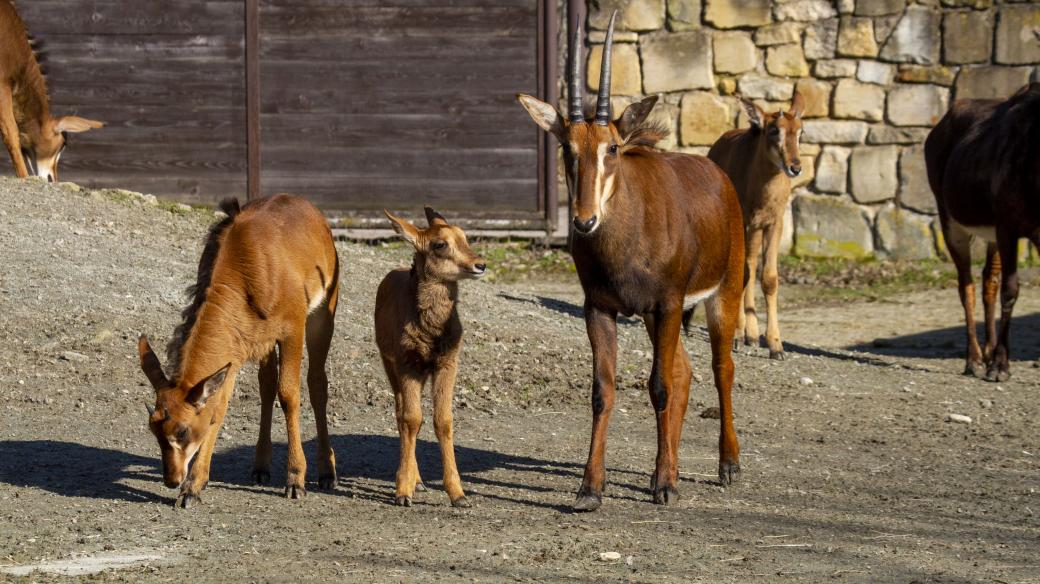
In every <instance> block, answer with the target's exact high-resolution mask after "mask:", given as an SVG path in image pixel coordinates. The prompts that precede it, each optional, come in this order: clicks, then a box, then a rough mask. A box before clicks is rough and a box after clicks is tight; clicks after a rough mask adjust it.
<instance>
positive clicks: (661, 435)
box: [518, 14, 744, 511]
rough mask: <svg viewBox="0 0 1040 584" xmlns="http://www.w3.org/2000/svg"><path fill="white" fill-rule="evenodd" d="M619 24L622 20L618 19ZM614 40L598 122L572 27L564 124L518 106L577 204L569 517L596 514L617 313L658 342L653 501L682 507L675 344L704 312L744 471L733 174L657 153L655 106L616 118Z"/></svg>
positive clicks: (725, 433) (722, 472) (732, 456)
mask: <svg viewBox="0 0 1040 584" xmlns="http://www.w3.org/2000/svg"><path fill="white" fill-rule="evenodd" d="M615 16H616V14H615ZM613 23H614V18H613V17H612V18H611V20H610V26H609V28H608V30H607V36H606V44H605V47H604V50H603V61H602V63H601V71H602V73H601V75H600V88H599V97H598V100H597V105H596V113H595V116H594V117H593V118H591V119H586V117H585V115H584V113H583V111H582V97H581V85H582V83H583V79H582V75H581V55H580V53H581V30H580V29H581V26H580V21H579V23H578V24H577V25H576V26H575V33H574V38H573V40H572V41H571V55H570V61H569V65H568V69H569V80H568V84H569V88H570V105H569V108H568V109H569V112H568V115H567V117H566V118H565V117H564V116H563V115H562V114H561V113H560V112H558V111H557V110H556V108H554V107H553V106H552V105H550V104H547V103H545V102H542V101H540V100H538V99H535V98H534V97H531V96H529V95H519V96H518V99H519V100H520V103H521V104H522V105H523V106H524V107H525V108H526V109H527V111H528V113H529V114H530V115H531V118H532V119H533V120H534V122H535V123H536V124H537V125H538V126H540V127H541V128H542V129H544V130H545V131H547V132H551V133H552V134H553V135H555V136H556V138H557V139H558V140H559V141H560V144H562V146H563V160H564V164H565V169H566V175H567V184H568V188H569V190H570V195H571V199H572V201H573V206H572V211H573V213H574V229H575V236H574V238H573V240H572V242H571V254H572V255H573V257H574V263H575V265H576V267H577V271H578V277H579V279H580V280H581V286H582V289H583V290H584V292H585V325H586V328H587V330H588V335H589V341H590V343H591V345H592V365H593V378H592V444H591V447H590V449H589V458H588V463H587V464H586V466H585V476H584V478H583V479H582V483H581V488H580V489H579V490H578V496H577V500H576V502H575V503H574V509H576V510H581V511H587V510H593V509H596V508H597V507H599V506H600V504H601V503H602V498H603V489H604V485H605V482H606V480H605V471H604V451H605V448H606V435H607V423H608V421H609V419H610V413H611V410H612V409H613V407H614V393H615V385H614V383H615V379H614V375H615V365H616V360H617V315H618V313H621V314H625V315H629V316H631V315H633V314H638V315H640V316H642V317H643V321H644V323H645V324H646V330H647V333H648V334H649V336H650V340H651V341H652V342H653V347H654V358H653V367H652V370H651V373H650V383H649V390H650V401H651V403H652V404H653V407H654V410H655V412H656V417H657V464H656V470H655V471H654V474H653V476H652V478H651V480H650V490H651V492H652V493H653V498H654V501H655V502H656V503H661V504H667V503H669V502H671V501H674V500H675V499H676V498H677V497H678V490H677V488H676V486H677V483H678V478H679V469H678V449H679V436H680V434H681V432H682V425H683V418H684V416H685V414H686V406H687V402H688V401H689V394H690V376H691V369H690V363H689V358H688V356H687V354H686V351H685V349H684V348H683V345H682V343H681V341H680V338H679V332H680V328H681V325H682V321H683V312H684V309H686V308H690V307H692V306H693V305H695V304H696V303H699V302H705V303H706V305H707V320H708V333H709V335H710V338H711V352H712V370H713V373H714V377H715V387H716V389H717V390H718V396H719V406H720V407H719V409H720V412H721V425H722V430H721V435H720V438H719V453H720V461H719V479H720V481H722V483H723V484H729V483H730V482H731V481H732V480H734V479H736V478H737V475H738V473H739V471H740V463H739V447H738V444H737V436H736V432H735V431H734V429H733V411H732V405H731V402H730V391H731V387H732V385H733V358H732V355H731V352H732V351H731V346H730V345H731V343H732V341H733V332H734V330H735V327H736V322H737V312H738V310H739V308H740V293H741V290H742V289H743V286H744V228H743V225H742V224H741V217H740V202H739V201H738V200H737V193H736V191H735V190H734V189H733V185H732V184H731V183H730V181H729V179H728V178H727V177H726V174H725V173H724V172H723V171H722V169H720V168H719V167H718V166H716V165H715V164H714V163H713V162H711V161H710V160H708V159H707V158H704V157H702V156H692V155H687V154H678V153H666V152H661V151H659V150H656V149H654V148H653V145H654V144H655V143H656V142H657V141H659V140H660V139H661V138H663V137H664V134H665V132H664V131H663V130H662V129H661V128H659V127H657V126H656V125H654V124H652V123H648V122H647V121H646V120H647V116H648V115H649V114H650V111H651V109H652V108H653V106H654V104H655V103H656V101H657V97H656V96H655V97H648V98H646V99H643V100H642V101H640V102H638V103H634V104H632V105H630V106H628V107H627V108H626V109H625V111H624V112H622V114H621V116H620V117H618V118H616V119H613V118H612V116H611V107H610V69H611V62H610V55H611V46H612V43H613Z"/></svg>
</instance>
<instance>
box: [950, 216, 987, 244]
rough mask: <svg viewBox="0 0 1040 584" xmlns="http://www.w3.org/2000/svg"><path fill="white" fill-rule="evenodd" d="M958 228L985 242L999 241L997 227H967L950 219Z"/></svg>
mask: <svg viewBox="0 0 1040 584" xmlns="http://www.w3.org/2000/svg"><path fill="white" fill-rule="evenodd" d="M950 221H951V222H953V224H954V225H956V226H957V228H959V229H961V230H963V231H965V232H966V233H969V234H971V235H972V236H974V237H977V238H979V239H982V240H984V241H993V242H995V241H997V228H996V226H995V225H976V226H973V227H969V226H967V225H964V224H961V223H958V222H957V221H955V220H953V219H952V218H951V219H950Z"/></svg>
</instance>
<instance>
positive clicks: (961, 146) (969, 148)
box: [924, 83, 1040, 381]
mask: <svg viewBox="0 0 1040 584" xmlns="http://www.w3.org/2000/svg"><path fill="white" fill-rule="evenodd" d="M924 158H925V163H926V165H927V168H928V184H929V185H930V186H931V187H932V192H933V193H934V194H935V202H936V205H937V206H938V209H939V221H940V223H941V225H942V232H943V239H944V240H945V243H946V249H947V250H949V252H950V259H952V260H953V264H954V266H956V268H957V284H958V290H959V292H960V297H961V304H962V305H963V307H964V321H965V324H966V327H967V336H968V348H967V355H966V359H965V360H966V363H965V367H964V373H965V375H977V376H982V375H985V378H986V379H988V380H990V381H1004V380H1006V379H1007V378H1008V377H1010V375H1011V369H1010V365H1009V363H1008V358H1009V356H1010V348H1009V340H1010V338H1009V337H1010V332H1011V312H1012V309H1013V308H1014V306H1015V300H1016V299H1017V298H1018V240H1019V239H1021V238H1023V237H1025V238H1028V239H1029V240H1030V241H1032V242H1033V244H1034V245H1038V246H1040V199H1038V197H1037V194H1038V193H1040V83H1031V84H1029V85H1027V86H1025V87H1023V88H1022V89H1020V90H1019V91H1018V92H1017V93H1015V95H1013V96H1011V97H1010V98H1009V99H1008V100H1006V101H1000V100H995V99H992V100H989V99H986V100H982V99H977V100H975V99H965V100H958V101H955V102H954V103H953V105H952V106H950V111H948V112H947V113H946V115H945V116H943V118H942V119H941V120H939V123H938V124H936V126H935V128H934V129H933V130H932V131H931V132H930V133H929V134H928V138H927V139H926V140H925V143H924ZM976 237H978V238H981V239H983V240H985V241H986V243H987V247H986V266H985V267H984V268H983V270H982V279H983V282H982V301H983V304H984V305H985V318H986V345H985V348H984V349H980V348H979V341H978V338H977V337H976V334H975V282H974V281H973V280H972V276H971V240H972V239H973V238H976ZM998 291H999V292H1000V334H999V336H998V334H997V326H996V303H997V292H998Z"/></svg>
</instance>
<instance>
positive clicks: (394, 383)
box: [383, 356, 426, 493]
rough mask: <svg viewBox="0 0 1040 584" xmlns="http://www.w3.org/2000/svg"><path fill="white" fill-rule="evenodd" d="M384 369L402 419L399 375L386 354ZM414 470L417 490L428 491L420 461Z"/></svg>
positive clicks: (396, 410) (397, 412) (397, 417)
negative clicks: (420, 468)
mask: <svg viewBox="0 0 1040 584" xmlns="http://www.w3.org/2000/svg"><path fill="white" fill-rule="evenodd" d="M383 369H385V370H386V378H387V379H388V380H389V381H390V387H391V388H393V390H394V407H395V410H394V411H395V413H394V415H395V416H396V419H397V420H400V419H401V415H402V414H401V412H402V411H403V410H401V404H402V402H401V397H400V396H401V385H400V384H399V383H398V375H397V370H396V369H395V368H394V362H393V361H391V360H390V359H388V358H387V357H385V356H384V357H383ZM399 425H400V423H399ZM412 471H413V472H414V473H415V490H416V491H419V492H420V493H423V492H426V485H424V484H423V482H422V477H421V476H419V465H418V463H416V465H415V467H414V468H413V469H412Z"/></svg>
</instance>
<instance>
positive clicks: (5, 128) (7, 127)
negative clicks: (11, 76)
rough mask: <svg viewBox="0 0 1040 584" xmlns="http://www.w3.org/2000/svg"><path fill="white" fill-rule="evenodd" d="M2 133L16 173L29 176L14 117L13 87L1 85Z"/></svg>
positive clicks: (0, 114)
mask: <svg viewBox="0 0 1040 584" xmlns="http://www.w3.org/2000/svg"><path fill="white" fill-rule="evenodd" d="M0 134H3V138H4V146H7V152H8V154H10V155H11V162H13V163H14V173H15V175H16V176H18V177H19V178H25V177H27V176H29V170H28V169H26V168H25V159H24V158H23V157H22V145H21V139H20V138H19V137H18V122H17V121H15V118H14V98H13V96H12V95H11V88H10V87H7V86H6V85H0Z"/></svg>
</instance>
